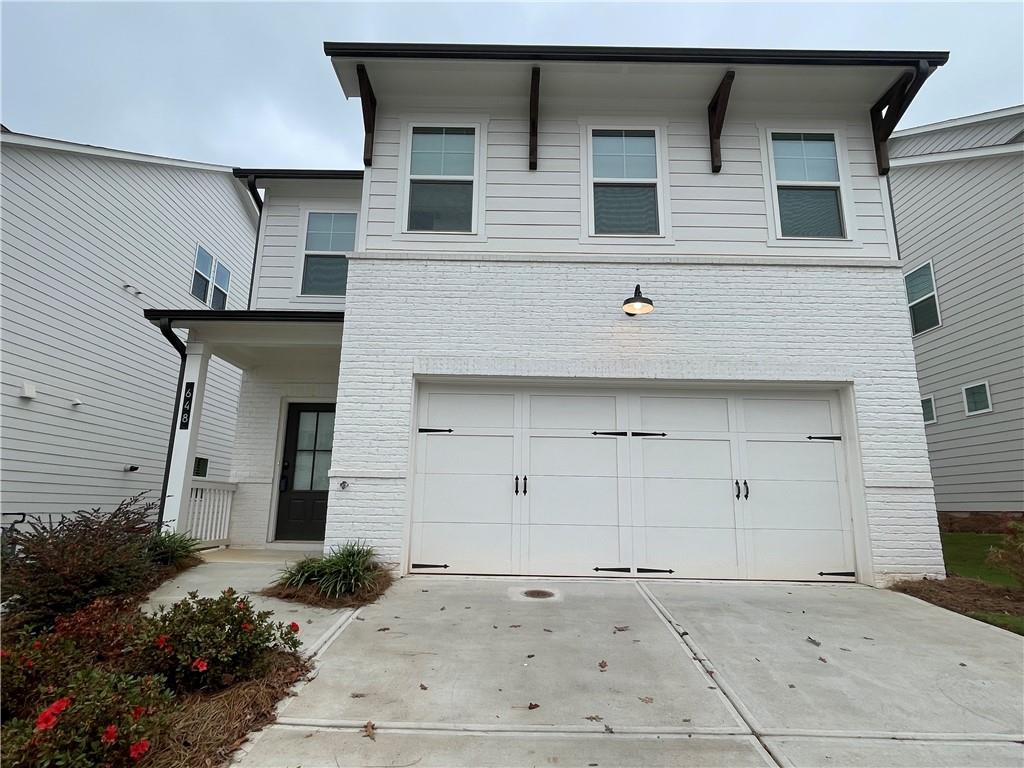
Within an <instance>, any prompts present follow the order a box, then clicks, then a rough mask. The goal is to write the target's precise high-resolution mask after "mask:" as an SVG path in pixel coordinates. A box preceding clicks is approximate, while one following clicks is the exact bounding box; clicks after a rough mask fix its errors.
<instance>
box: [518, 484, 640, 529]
mask: <svg viewBox="0 0 1024 768" xmlns="http://www.w3.org/2000/svg"><path fill="white" fill-rule="evenodd" d="M524 503H526V504H528V509H529V519H528V520H527V522H528V523H531V524H538V523H552V524H553V523H562V524H566V525H587V524H590V525H619V523H620V519H619V479H618V478H616V477H590V478H578V477H553V476H547V475H540V476H536V475H531V476H530V479H529V496H528V498H527V499H524Z"/></svg>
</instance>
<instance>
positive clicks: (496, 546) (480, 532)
mask: <svg viewBox="0 0 1024 768" xmlns="http://www.w3.org/2000/svg"><path fill="white" fill-rule="evenodd" d="M413 536H415V537H416V541H417V542H418V543H417V544H416V548H415V550H414V551H415V552H416V553H417V554H416V556H415V557H414V560H413V562H420V563H429V564H437V565H448V569H447V570H448V571H449V572H451V573H511V572H512V570H513V567H512V526H511V525H487V524H481V523H417V524H415V525H414V526H413Z"/></svg>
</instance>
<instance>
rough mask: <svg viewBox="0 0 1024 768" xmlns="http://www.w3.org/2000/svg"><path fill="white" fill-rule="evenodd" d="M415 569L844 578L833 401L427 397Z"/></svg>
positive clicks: (617, 393) (540, 392) (722, 396)
mask: <svg viewBox="0 0 1024 768" xmlns="http://www.w3.org/2000/svg"><path fill="white" fill-rule="evenodd" d="M418 414H419V416H418V418H419V427H418V433H417V444H416V467H415V487H414V499H413V521H412V542H411V564H410V566H411V570H412V571H414V572H445V573H490V574H528V575H577V576H578V575H589V576H593V575H611V576H614V575H622V576H636V575H644V576H658V575H664V576H669V577H685V578H721V579H800V580H847V579H852V578H853V575H854V574H853V570H854V560H853V538H852V531H851V521H850V510H849V505H848V502H847V497H846V491H845V478H844V468H843V452H842V443H841V441H840V438H841V435H840V420H839V409H838V398H837V396H836V395H835V394H833V393H814V392H804V391H795V392H773V393H768V392H729V393H721V392H703V391H692V392H675V391H670V390H664V391H659V390H651V391H641V390H628V391H626V390H612V389H592V390H579V389H567V390H560V389H519V388H506V389H502V388H497V387H495V388H487V387H479V386H478V387H459V386H441V385H426V386H423V387H422V388H421V392H420V398H419V404H418Z"/></svg>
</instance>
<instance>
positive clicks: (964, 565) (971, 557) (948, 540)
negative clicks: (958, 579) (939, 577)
mask: <svg viewBox="0 0 1024 768" xmlns="http://www.w3.org/2000/svg"><path fill="white" fill-rule="evenodd" d="M1002 538H1003V535H1002V534H1001V533H943V534H942V554H943V555H944V556H945V558H946V570H947V571H949V572H950V573H954V574H956V575H957V576H963V577H964V578H968V579H981V580H982V581H987V582H988V583H989V584H999V585H1000V586H1004V587H1012V586H1016V582H1015V581H1014V579H1013V577H1012V576H1011V575H1010V574H1008V573H1007V572H1006V571H1003V570H1000V569H998V568H993V567H992V566H990V565H987V564H986V563H985V557H986V556H987V555H988V551H989V549H990V548H991V547H994V546H995V545H996V544H998V543H999V542H1000V541H1002Z"/></svg>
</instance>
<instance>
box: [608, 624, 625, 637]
mask: <svg viewBox="0 0 1024 768" xmlns="http://www.w3.org/2000/svg"><path fill="white" fill-rule="evenodd" d="M628 629H629V624H624V625H623V626H621V627H616V628H615V632H625V631H627V630H628ZM615 632H612V634H613V635H614V634H615Z"/></svg>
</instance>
